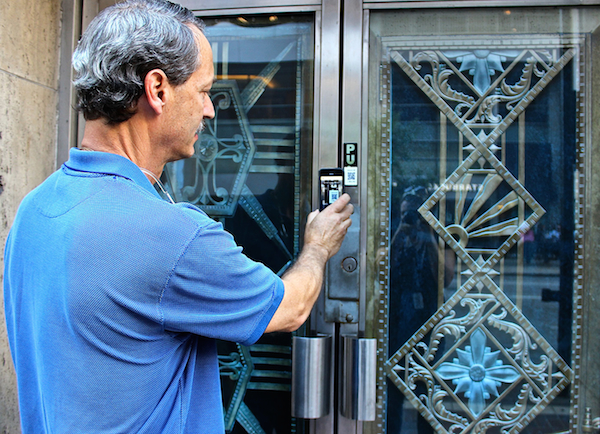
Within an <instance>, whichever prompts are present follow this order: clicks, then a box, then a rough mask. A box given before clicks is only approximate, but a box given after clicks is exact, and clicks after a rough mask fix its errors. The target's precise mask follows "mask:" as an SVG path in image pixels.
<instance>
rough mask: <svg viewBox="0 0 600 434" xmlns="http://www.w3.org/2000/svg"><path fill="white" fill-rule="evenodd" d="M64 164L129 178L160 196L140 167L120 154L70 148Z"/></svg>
mask: <svg viewBox="0 0 600 434" xmlns="http://www.w3.org/2000/svg"><path fill="white" fill-rule="evenodd" d="M64 165H65V166H66V167H68V168H69V169H71V170H75V171H78V172H88V173H95V174H103V175H114V176H120V177H122V178H126V179H129V180H131V181H133V182H135V183H136V184H137V185H139V186H140V187H143V188H145V189H146V190H148V191H149V192H150V193H152V194H154V195H155V196H156V197H158V198H161V197H160V195H159V194H158V192H157V191H156V189H155V188H154V186H153V185H152V183H151V182H150V181H149V180H148V178H147V177H146V175H144V173H143V172H142V171H141V170H140V168H139V167H138V166H136V164H135V163H134V162H133V161H131V160H129V159H128V158H125V157H122V156H121V155H117V154H112V153H109V152H98V151H82V150H81V149H78V148H71V150H70V151H69V160H68V161H67V162H66V163H64ZM161 199H162V198H161Z"/></svg>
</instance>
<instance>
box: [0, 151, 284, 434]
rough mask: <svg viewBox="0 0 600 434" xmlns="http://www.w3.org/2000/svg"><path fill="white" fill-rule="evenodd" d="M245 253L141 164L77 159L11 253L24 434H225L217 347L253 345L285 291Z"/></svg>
mask: <svg viewBox="0 0 600 434" xmlns="http://www.w3.org/2000/svg"><path fill="white" fill-rule="evenodd" d="M241 250H242V249H241V248H240V247H238V246H236V244H235V242H234V240H233V238H232V237H231V235H229V234H228V233H227V232H225V231H224V230H223V228H222V226H221V224H219V223H216V222H215V221H213V220H212V219H210V218H209V217H208V216H207V215H206V214H204V213H203V212H202V211H201V210H199V209H198V208H196V207H194V206H191V205H189V204H185V203H180V204H176V205H173V204H170V203H168V202H166V201H163V200H162V199H161V198H160V197H159V196H158V194H157V193H156V191H155V190H154V188H153V186H152V184H151V183H150V182H149V181H148V179H147V178H146V176H145V175H144V174H143V173H142V172H141V171H140V169H139V168H138V167H137V166H136V165H135V164H133V163H132V162H131V161H130V160H128V159H126V158H123V157H120V156H118V155H114V154H109V153H103V152H86V151H80V150H77V149H73V150H71V154H70V159H69V161H68V162H67V163H65V164H64V165H63V166H62V167H61V169H60V170H58V171H57V172H55V173H54V174H53V175H51V176H50V177H49V178H48V179H47V180H46V181H45V182H44V183H43V184H41V185H40V186H39V187H38V188H36V189H35V190H34V191H32V192H31V193H30V194H29V195H28V196H27V197H26V198H25V199H24V200H23V202H22V203H21V206H20V207H19V210H18V212H17V215H16V217H15V221H14V224H13V226H12V228H11V231H10V234H9V237H8V240H7V243H6V247H5V270H4V301H5V312H6V323H7V329H8V337H9V342H10V348H11V351H12V356H13V360H14V364H15V368H16V372H17V381H18V387H19V404H20V411H21V423H22V428H23V433H24V434H29V433H31V434H43V433H53V434H60V433H69V434H73V433H85V434H91V433H123V434H132V433H148V434H160V433H169V434H171V433H210V434H212V433H219V434H222V433H223V431H224V429H223V414H222V401H221V394H220V383H219V371H218V362H217V353H216V344H215V339H223V340H229V341H234V342H240V343H243V344H246V345H248V344H252V343H253V342H255V341H256V340H257V339H258V338H259V337H260V336H261V335H262V334H263V333H264V331H265V328H266V327H267V325H268V323H269V321H270V320H271V318H272V316H273V314H274V313H275V311H276V309H277V307H278V306H279V303H280V302H281V300H282V298H283V292H284V290H283V283H282V281H281V280H280V279H279V278H278V277H277V276H276V275H275V274H274V273H272V272H271V271H270V270H269V269H268V268H266V267H265V266H264V265H262V264H259V263H256V262H253V261H251V260H250V259H248V258H247V257H246V256H244V255H243V254H242V251H241Z"/></svg>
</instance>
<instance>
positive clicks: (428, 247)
mask: <svg viewBox="0 0 600 434" xmlns="http://www.w3.org/2000/svg"><path fill="white" fill-rule="evenodd" d="M427 196H428V194H427V190H426V189H425V188H424V187H411V188H408V189H406V191H405V193H404V195H403V196H402V201H401V203H400V222H399V224H398V227H397V228H396V230H395V231H394V233H393V236H392V240H391V242H390V252H391V259H390V296H389V300H390V301H389V303H390V305H389V324H390V326H389V341H390V352H392V353H393V352H395V351H397V350H398V349H399V348H400V347H401V346H402V345H404V343H405V342H407V341H408V340H409V339H410V337H411V336H412V335H413V334H414V333H415V332H416V331H417V330H418V329H419V328H420V327H421V326H422V325H424V324H425V322H427V320H428V319H429V318H430V317H431V315H433V313H434V312H435V311H436V310H437V307H438V288H439V279H438V243H437V240H436V238H435V236H434V233H433V230H432V228H431V226H430V225H429V224H428V223H427V222H426V221H425V220H424V219H423V217H422V216H421V214H419V212H418V211H417V209H418V208H419V207H420V206H421V205H422V204H423V202H424V201H425V200H426V199H427ZM447 256H448V260H447V261H446V262H445V265H446V273H445V276H444V282H443V284H444V286H447V285H448V284H449V283H450V282H449V281H448V280H451V279H452V276H453V267H454V261H453V257H451V254H450V253H449V252H448V254H447ZM388 396H389V401H388V406H389V409H390V410H389V411H388V432H389V433H393V434H397V433H400V432H401V431H400V430H401V426H402V404H403V401H404V396H403V395H402V393H401V392H400V391H399V390H397V389H396V388H395V387H390V393H389V395H388ZM417 424H418V432H419V433H428V432H433V430H432V428H431V426H430V425H429V424H428V422H427V421H425V419H423V418H422V417H420V416H419V418H418V420H417Z"/></svg>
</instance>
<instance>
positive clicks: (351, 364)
mask: <svg viewBox="0 0 600 434" xmlns="http://www.w3.org/2000/svg"><path fill="white" fill-rule="evenodd" d="M342 345H343V350H342V357H343V364H342V385H341V386H342V391H341V392H342V393H341V399H340V407H341V408H340V412H341V413H342V416H344V417H346V418H348V419H354V420H360V421H372V420H375V416H376V407H375V403H376V389H377V383H376V381H377V377H376V375H377V340H376V339H366V338H358V337H354V336H343V338H342Z"/></svg>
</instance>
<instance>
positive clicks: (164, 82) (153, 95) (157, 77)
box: [144, 69, 170, 114]
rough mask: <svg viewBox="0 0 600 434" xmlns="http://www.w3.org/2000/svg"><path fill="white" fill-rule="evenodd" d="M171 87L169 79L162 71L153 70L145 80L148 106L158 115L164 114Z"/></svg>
mask: <svg viewBox="0 0 600 434" xmlns="http://www.w3.org/2000/svg"><path fill="white" fill-rule="evenodd" d="M169 87H170V86H169V79H168V78H167V76H166V75H165V73H164V71H163V70H162V69H153V70H152V71H150V72H148V74H146V78H145V79H144V93H145V96H146V99H147V101H148V105H149V106H150V108H151V109H152V110H153V111H154V112H155V113H156V114H161V113H162V112H163V106H164V105H165V101H166V97H167V94H168V92H169Z"/></svg>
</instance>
